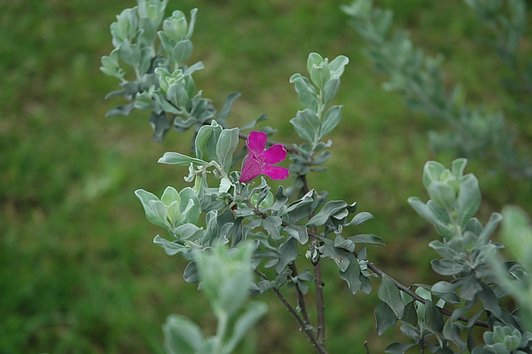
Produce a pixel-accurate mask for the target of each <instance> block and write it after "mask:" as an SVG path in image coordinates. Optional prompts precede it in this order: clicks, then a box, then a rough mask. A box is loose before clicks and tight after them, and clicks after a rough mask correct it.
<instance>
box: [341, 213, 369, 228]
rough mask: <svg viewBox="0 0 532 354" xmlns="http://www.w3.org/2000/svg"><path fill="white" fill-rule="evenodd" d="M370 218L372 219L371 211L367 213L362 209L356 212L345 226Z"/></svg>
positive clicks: (357, 223) (360, 222)
mask: <svg viewBox="0 0 532 354" xmlns="http://www.w3.org/2000/svg"><path fill="white" fill-rule="evenodd" d="M370 219H373V215H372V214H371V213H368V212H367V211H363V212H361V213H358V214H356V215H355V216H354V217H353V219H352V220H351V221H350V222H349V224H347V225H346V226H351V225H360V224H362V223H363V222H366V221H367V220H370Z"/></svg>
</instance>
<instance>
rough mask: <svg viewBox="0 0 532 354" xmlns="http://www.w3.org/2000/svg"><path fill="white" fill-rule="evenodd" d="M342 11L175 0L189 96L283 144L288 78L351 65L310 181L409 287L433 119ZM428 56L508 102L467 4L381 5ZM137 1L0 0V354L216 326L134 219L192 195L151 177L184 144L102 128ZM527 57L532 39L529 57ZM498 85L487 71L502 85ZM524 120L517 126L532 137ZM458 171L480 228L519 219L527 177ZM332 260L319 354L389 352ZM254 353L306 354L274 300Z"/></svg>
mask: <svg viewBox="0 0 532 354" xmlns="http://www.w3.org/2000/svg"><path fill="white" fill-rule="evenodd" d="M344 3H346V0H329V1H303V0H295V1H290V2H287V1H284V0H270V1H251V0H249V1H242V0H232V1H231V0H226V1H223V0H218V1H215V0H196V1H193V0H180V1H177V0H170V2H169V5H168V8H167V11H168V12H170V11H171V10H174V9H181V10H183V11H185V12H186V13H188V11H189V10H190V9H192V8H193V7H198V8H199V13H198V22H197V24H196V31H195V33H194V36H193V38H192V40H193V42H194V46H195V50H194V54H193V59H192V60H191V61H190V62H191V63H193V62H194V61H197V60H202V61H203V62H204V63H205V66H206V69H205V70H203V71H201V72H199V73H198V74H197V75H195V77H196V80H197V82H196V83H197V86H198V87H199V88H201V89H203V90H204V94H205V96H206V97H211V98H212V99H213V100H214V102H215V104H216V105H217V107H220V105H221V104H222V103H223V101H224V99H225V97H226V95H227V94H229V93H231V92H234V91H240V92H242V93H243V95H242V97H241V98H239V99H238V100H237V102H236V104H235V106H234V108H233V112H232V115H231V117H230V118H229V120H228V121H229V122H230V123H231V124H233V125H238V124H241V123H244V122H247V121H248V120H249V119H251V118H255V117H257V116H258V115H260V114H262V113H266V114H267V115H268V117H269V121H268V122H266V124H267V125H270V126H272V127H275V128H278V134H277V136H276V140H279V141H284V142H291V141H295V139H296V138H297V136H296V134H295V133H294V132H293V131H292V129H291V125H290V123H289V120H290V119H291V118H292V117H293V116H294V115H295V112H296V111H297V109H298V103H297V98H296V95H295V93H294V92H293V89H292V87H291V85H290V84H289V82H288V79H289V77H290V76H291V75H292V74H293V73H295V72H305V65H306V58H307V55H308V53H309V52H310V51H317V52H319V53H321V54H322V55H324V56H327V57H329V58H334V57H335V56H336V55H339V54H344V55H346V56H348V57H349V58H350V59H351V62H350V64H349V65H348V67H347V68H346V72H345V74H344V76H343V78H342V84H341V87H340V91H339V94H338V97H337V100H336V103H338V104H344V105H345V107H344V119H343V121H342V123H341V126H340V127H339V129H337V130H336V131H335V132H334V134H333V135H332V136H331V138H332V139H333V141H334V145H333V147H332V148H331V151H332V152H333V155H332V159H331V160H330V162H329V165H328V170H327V171H325V172H322V173H320V174H314V175H312V176H311V177H310V184H311V185H312V186H314V187H315V188H316V189H326V190H328V191H329V193H330V197H331V198H334V199H345V200H347V201H357V202H358V203H359V210H361V211H362V210H364V211H369V212H371V213H373V214H374V216H375V219H374V220H372V221H370V222H368V223H366V224H364V226H363V227H362V228H360V232H367V233H375V234H377V235H378V236H380V237H381V238H383V239H384V240H385V241H386V243H387V246H386V247H385V248H384V249H377V248H372V249H370V251H369V255H370V258H372V259H374V260H375V263H377V264H378V265H379V266H380V267H381V268H383V269H384V270H386V271H388V272H389V274H390V275H392V276H394V277H395V278H397V279H399V280H401V281H402V282H403V283H405V284H411V283H416V282H418V283H419V282H424V283H430V282H431V281H433V280H434V276H433V275H432V273H431V270H430V267H429V261H430V260H431V259H432V258H434V257H435V254H434V253H433V252H432V251H431V250H430V249H429V248H428V247H427V244H428V243H429V242H430V241H431V240H432V239H433V238H434V237H435V232H434V231H433V230H432V229H431V228H430V227H428V226H427V224H426V223H425V222H423V221H422V220H421V219H420V218H419V217H418V216H417V215H416V214H415V213H414V211H413V210H412V209H411V208H410V207H409V206H408V205H407V203H406V199H407V198H408V197H409V196H412V195H417V196H420V197H421V198H422V199H426V195H425V193H424V190H423V188H422V184H421V175H422V168H423V164H424V163H425V161H427V160H429V159H437V160H439V161H441V162H443V163H444V164H449V163H450V161H451V160H452V159H453V156H449V155H445V154H439V155H435V154H433V153H431V152H430V150H429V148H428V138H427V132H428V131H429V130H431V129H438V128H439V127H440V125H439V124H437V122H434V121H431V120H429V119H427V117H426V116H424V115H421V114H414V113H412V112H411V111H410V110H409V109H407V108H406V107H405V106H404V104H403V102H402V99H401V98H400V97H399V96H398V95H396V94H394V93H387V92H385V91H383V90H382V89H381V84H382V82H383V77H380V76H379V75H377V74H375V71H374V70H373V68H372V66H371V64H370V62H369V60H368V59H367V58H366V57H365V56H364V55H363V54H362V51H361V50H362V49H363V47H364V44H363V43H362V41H361V40H360V39H359V37H358V36H357V35H356V33H355V32H354V30H353V29H351V28H350V26H349V25H348V18H347V16H346V15H344V14H343V13H342V12H341V11H340V9H339V7H340V5H342V4H344ZM377 4H378V5H379V6H382V7H388V8H391V9H392V10H393V11H394V13H395V28H400V27H401V28H406V29H408V30H409V32H410V34H411V35H412V37H413V40H414V42H415V43H416V44H417V45H419V46H420V47H423V48H425V49H426V51H427V52H428V53H429V54H437V53H441V54H443V56H444V58H445V65H444V67H445V68H446V69H447V72H448V73H449V76H448V77H447V78H446V79H448V80H449V82H451V83H452V82H457V81H459V82H462V83H463V85H464V88H465V90H466V91H467V92H468V98H469V99H470V100H471V101H472V102H474V103H478V104H483V105H485V106H486V107H487V108H488V109H503V110H506V111H508V110H510V111H511V108H512V106H514V105H515V104H516V102H515V98H513V97H512V96H509V95H508V93H507V92H506V91H505V90H504V89H503V88H502V87H501V85H500V83H499V79H500V75H498V74H496V73H498V72H499V71H500V70H502V64H501V62H500V61H499V60H498V59H497V57H496V56H495V55H493V53H492V50H491V49H490V48H487V47H486V46H485V45H483V44H482V43H481V41H479V40H478V38H481V37H482V36H483V35H484V34H485V28H484V27H483V26H482V25H481V24H480V23H479V21H478V20H477V19H476V18H475V15H474V13H473V12H472V11H471V10H470V9H469V8H467V7H466V6H465V5H464V3H463V2H462V1H459V0H452V1H436V0H428V1H427V0H402V1H393V0H382V1H377ZM133 6H135V1H133V0H127V1H126V0H119V1H118V0H115V1H105V0H93V1H85V0H69V1H61V0H42V1H40V0H39V1H37V0H34V1H31V0H25V1H10V0H0V73H1V81H0V353H41V352H46V353H58V354H60V353H162V352H163V346H162V344H163V337H162V331H161V325H162V323H163V322H164V321H165V319H166V316H167V315H169V314H171V313H180V314H183V315H186V316H188V317H189V318H191V319H193V320H194V321H197V322H199V323H201V324H202V325H203V326H204V327H205V328H207V330H208V329H209V328H212V327H213V317H212V316H211V315H210V313H209V311H206V309H207V308H208V305H207V302H206V301H205V299H204V298H203V297H202V296H198V292H197V289H196V286H195V285H191V284H186V283H184V281H183V280H182V270H183V266H184V263H183V262H182V261H181V260H179V259H177V258H172V257H168V256H166V255H165V254H164V253H163V251H162V249H160V248H159V247H156V246H154V245H153V244H152V239H153V236H154V235H155V234H156V233H157V232H159V230H157V229H156V227H154V226H152V225H150V224H149V223H148V222H147V221H146V220H145V217H144V213H143V211H142V208H141V206H140V203H139V202H138V201H137V200H136V198H135V196H134V194H133V191H134V190H135V189H137V188H145V189H147V190H150V191H153V192H154V193H155V194H160V193H161V192H162V191H163V190H164V188H165V187H166V186H167V185H173V186H176V187H179V186H182V185H184V182H183V176H184V174H185V172H186V171H185V169H181V168H177V167H171V166H160V165H157V164H156V161H157V159H158V158H159V157H160V156H161V155H162V154H163V152H165V151H188V150H187V149H190V137H191V136H190V134H188V133H187V134H185V135H182V134H180V133H179V134H178V133H176V132H173V131H172V132H170V133H169V134H168V136H167V138H166V139H165V141H164V143H162V144H157V143H154V142H152V141H151V134H152V133H151V128H150V126H149V124H148V112H141V111H136V112H135V113H134V114H132V115H130V116H128V117H124V118H120V117H119V118H112V119H110V118H105V112H106V111H108V110H109V109H111V108H113V107H114V106H115V105H116V104H118V103H119V102H118V101H114V102H109V101H105V100H104V99H103V97H104V96H105V94H106V93H107V92H109V91H112V90H114V89H117V82H116V81H115V80H114V79H113V78H110V77H106V76H104V75H103V74H102V73H100V71H99V66H100V57H101V56H102V55H107V54H108V53H109V52H110V50H111V49H112V46H111V36H110V34H109V25H110V24H111V22H113V21H114V19H115V16H116V14H118V13H119V12H120V11H121V10H122V9H124V8H126V7H133ZM521 45H522V48H523V50H524V52H525V53H526V54H527V55H530V54H531V53H532V43H531V42H530V40H529V39H527V40H525V41H523V42H522V43H521ZM494 73H495V74H494ZM523 117H524V113H523V114H522V116H516V117H513V116H509V117H508V120H509V122H510V123H512V122H514V123H513V124H514V126H515V128H516V129H518V130H519V129H528V131H530V119H529V118H530V117H528V123H526V124H528V125H527V127H523V126H520V125H519V123H517V122H519V121H521V122H526V120H525V118H526V117H525V118H523ZM467 171H469V172H473V173H475V174H476V175H477V177H478V178H479V180H480V184H481V190H482V192H483V198H484V199H483V200H484V203H483V207H482V211H481V215H480V217H481V220H482V221H485V220H486V218H487V215H489V213H490V212H491V211H499V210H500V209H501V208H502V206H504V205H506V204H508V203H512V204H515V205H518V206H521V207H522V208H524V209H525V210H527V211H528V212H529V213H530V211H531V209H532V187H531V185H530V181H522V180H521V181H519V180H514V179H511V178H510V177H508V176H506V175H504V174H501V173H499V172H496V171H492V170H488V169H487V168H485V167H484V166H483V164H482V163H479V162H475V161H471V162H470V164H469V166H468V168H467ZM324 263H325V273H326V274H325V279H326V286H325V301H326V306H327V307H326V311H327V312H326V316H327V335H328V338H329V341H328V348H329V350H330V352H331V353H347V352H349V353H364V352H365V351H364V347H363V343H364V341H365V340H367V341H368V345H369V348H370V349H371V351H372V352H374V353H379V352H382V350H383V348H384V346H385V345H386V344H387V343H390V337H393V336H395V335H396V334H394V333H393V331H390V333H389V334H386V335H385V336H384V337H383V338H379V337H377V336H376V333H375V323H374V319H373V315H372V305H373V304H375V303H376V301H375V299H374V297H373V296H366V295H357V296H352V295H351V294H350V292H349V291H348V289H347V287H346V285H345V284H344V283H343V281H342V280H341V279H340V278H339V277H338V276H337V274H336V272H337V270H336V268H335V266H334V265H332V264H328V263H327V262H324ZM264 299H266V301H267V302H268V303H269V306H270V311H269V312H268V314H267V316H266V317H265V319H264V320H263V321H262V322H261V323H260V328H259V330H258V331H257V333H260V335H258V334H257V333H255V334H253V335H252V336H251V337H252V340H250V343H251V342H254V341H255V340H256V341H255V342H256V350H257V352H258V353H271V352H273V353H309V352H311V347H310V345H309V344H308V343H307V342H306V339H305V338H304V336H303V335H302V334H299V331H298V330H297V325H296V323H295V321H294V320H293V318H292V317H290V315H289V314H288V313H287V312H286V311H285V310H284V308H283V307H281V306H280V305H279V304H278V303H277V299H275V298H274V297H268V296H266V297H263V298H262V300H264Z"/></svg>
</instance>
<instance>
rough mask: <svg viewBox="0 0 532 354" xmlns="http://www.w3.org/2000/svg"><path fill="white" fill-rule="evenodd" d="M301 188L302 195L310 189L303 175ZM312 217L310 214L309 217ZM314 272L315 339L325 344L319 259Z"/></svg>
mask: <svg viewBox="0 0 532 354" xmlns="http://www.w3.org/2000/svg"><path fill="white" fill-rule="evenodd" d="M300 178H301V180H302V182H303V187H302V188H301V192H302V194H307V193H308V192H309V191H310V188H309V186H308V182H307V177H306V176H305V175H303V176H300ZM309 217H310V218H311V217H312V214H311V215H310V216H309ZM317 233H318V232H317V230H316V228H315V227H311V228H310V232H309V237H311V238H312V245H313V247H318V243H319V240H318V238H317V237H316V235H317ZM313 271H314V286H315V287H316V313H317V317H318V325H317V326H316V327H317V331H318V333H317V337H318V341H319V342H320V343H322V344H323V343H324V342H325V300H324V298H323V285H324V284H323V280H322V279H321V265H320V258H318V260H317V261H316V263H315V264H314V266H313Z"/></svg>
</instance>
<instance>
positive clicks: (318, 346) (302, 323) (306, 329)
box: [255, 270, 327, 354]
mask: <svg viewBox="0 0 532 354" xmlns="http://www.w3.org/2000/svg"><path fill="white" fill-rule="evenodd" d="M255 273H256V274H258V275H259V276H260V277H261V278H262V279H265V280H268V277H266V275H265V274H264V273H262V272H261V271H259V270H255ZM272 290H273V292H274V293H275V295H276V296H277V297H278V298H279V300H281V302H282V303H283V305H284V306H285V307H286V309H287V310H288V312H290V313H291V314H292V315H293V316H294V317H295V319H296V321H297V322H298V323H299V326H300V327H301V329H302V330H303V332H305V334H306V336H307V338H308V340H309V341H310V343H311V344H312V346H313V347H314V349H316V352H318V353H319V354H327V351H326V350H325V348H324V347H323V345H322V344H321V343H319V342H318V341H317V340H316V337H315V335H314V332H313V330H312V327H311V326H308V325H307V324H305V320H304V319H303V318H302V317H301V316H300V315H299V313H298V312H297V310H296V309H295V308H294V307H293V306H292V305H290V303H289V302H288V300H286V298H285V297H284V295H283V294H282V293H281V291H280V290H279V289H278V288H276V287H274V288H273V289H272Z"/></svg>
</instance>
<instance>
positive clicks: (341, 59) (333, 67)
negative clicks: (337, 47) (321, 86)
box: [328, 55, 349, 79]
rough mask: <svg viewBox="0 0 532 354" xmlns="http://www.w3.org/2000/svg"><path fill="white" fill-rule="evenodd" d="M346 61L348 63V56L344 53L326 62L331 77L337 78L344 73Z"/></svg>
mask: <svg viewBox="0 0 532 354" xmlns="http://www.w3.org/2000/svg"><path fill="white" fill-rule="evenodd" d="M348 63H349V58H348V57H346V56H344V55H339V56H337V57H336V58H334V59H333V60H332V61H331V62H330V63H329V64H328V69H329V71H330V73H331V79H339V78H340V77H341V76H342V74H343V73H344V68H345V66H346V65H347V64H348Z"/></svg>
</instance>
